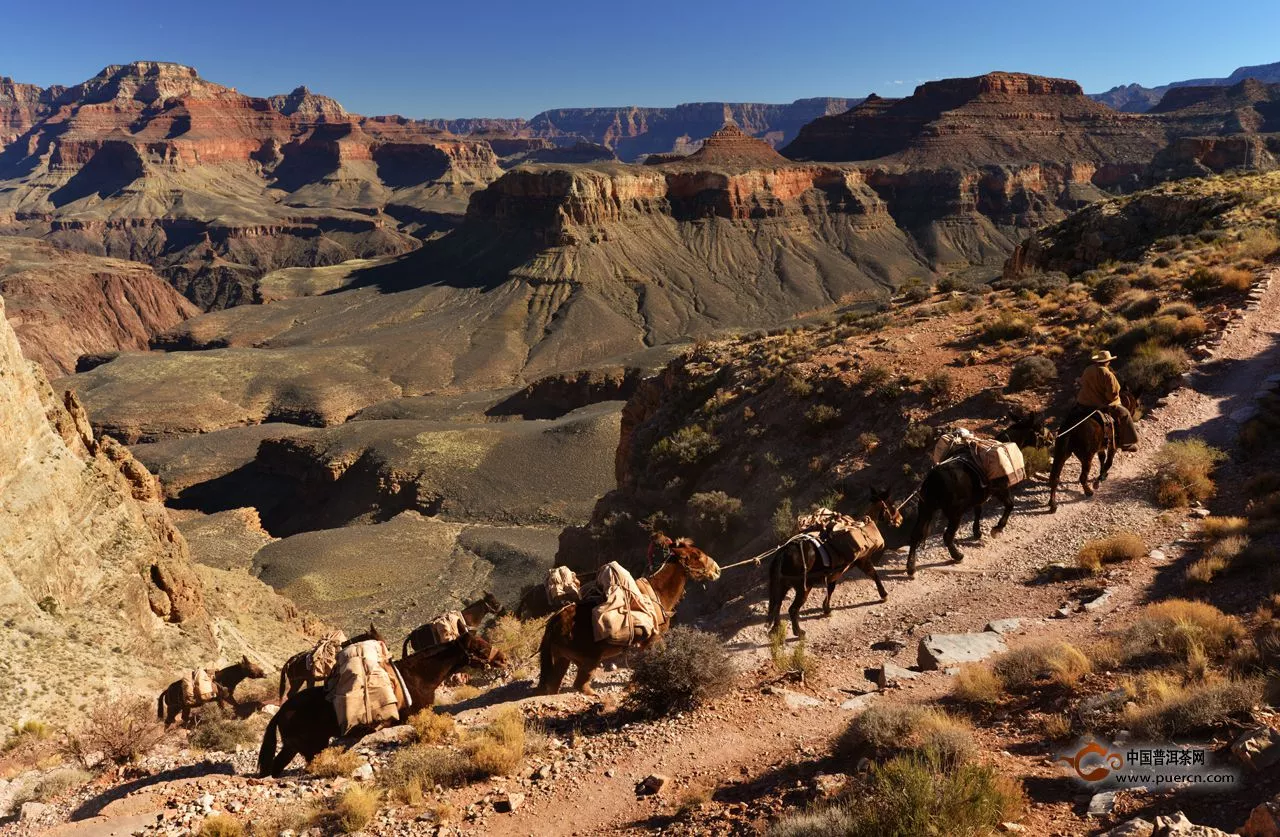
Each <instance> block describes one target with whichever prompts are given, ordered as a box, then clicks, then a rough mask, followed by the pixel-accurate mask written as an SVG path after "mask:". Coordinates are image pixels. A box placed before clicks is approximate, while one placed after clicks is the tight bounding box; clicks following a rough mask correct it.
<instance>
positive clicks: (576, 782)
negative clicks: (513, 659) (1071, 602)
mask: <svg viewBox="0 0 1280 837" xmlns="http://www.w3.org/2000/svg"><path fill="white" fill-rule="evenodd" d="M1278 276H1280V271H1276V272H1273V273H1272V275H1271V279H1272V280H1275V279H1276V278H1277V277H1278ZM1278 337H1280V282H1277V281H1271V282H1270V283H1269V285H1268V287H1267V289H1266V290H1265V292H1264V293H1263V296H1262V299H1261V303H1260V305H1259V306H1257V307H1256V308H1255V309H1254V310H1250V311H1247V312H1245V315H1244V316H1243V318H1240V319H1237V320H1235V321H1234V322H1233V323H1232V324H1231V326H1230V327H1229V329H1228V331H1227V332H1226V334H1225V335H1224V337H1223V339H1222V342H1221V344H1220V345H1219V347H1218V348H1217V350H1216V351H1215V354H1214V357H1213V358H1212V359H1210V360H1209V361H1207V362H1205V363H1204V364H1201V365H1200V367H1199V368H1198V370H1197V371H1196V372H1194V373H1192V375H1191V376H1190V378H1189V385H1188V386H1185V387H1183V388H1181V389H1179V390H1177V391H1176V392H1174V393H1173V394H1172V395H1170V396H1169V398H1168V399H1167V401H1166V403H1165V405H1164V406H1162V407H1160V408H1159V409H1157V410H1155V411H1153V412H1152V413H1151V414H1149V415H1148V416H1146V417H1145V418H1144V419H1143V421H1142V422H1141V424H1140V430H1141V434H1142V442H1141V444H1140V447H1139V450H1138V452H1137V453H1135V454H1128V455H1124V454H1122V455H1121V456H1120V457H1119V458H1118V459H1117V461H1116V465H1115V467H1113V468H1112V471H1111V475H1110V477H1109V479H1108V480H1107V482H1105V483H1103V484H1102V486H1101V488H1100V489H1099V490H1098V492H1097V494H1096V496H1095V499H1094V500H1092V501H1087V500H1085V499H1084V497H1083V495H1082V494H1081V492H1080V489H1079V485H1078V484H1077V483H1074V482H1072V483H1069V484H1065V481H1066V480H1074V479H1075V478H1076V474H1077V473H1078V472H1077V471H1076V469H1075V464H1074V462H1073V463H1072V465H1071V466H1069V467H1068V469H1067V472H1066V474H1064V489H1065V490H1062V489H1060V493H1059V509H1058V512H1057V514H1055V515H1052V516H1051V515H1049V514H1047V513H1046V512H1045V509H1046V503H1047V496H1048V490H1047V486H1046V485H1045V484H1044V483H1039V482H1037V483H1035V484H1032V485H1030V486H1028V487H1026V488H1024V490H1022V491H1021V493H1020V495H1019V497H1018V508H1017V510H1016V511H1015V514H1014V516H1013V517H1012V519H1011V521H1010V524H1009V526H1008V528H1007V529H1006V531H1005V532H1004V534H1003V535H1002V536H1000V537H999V538H992V537H991V536H990V535H988V536H987V537H986V538H985V539H984V542H983V543H982V544H981V545H977V544H972V543H961V549H962V550H963V551H964V552H965V553H966V560H965V561H964V562H963V563H962V564H959V565H952V564H950V563H949V561H948V560H947V556H946V553H945V550H944V548H943V547H942V545H941V542H940V540H939V539H938V538H937V537H934V538H931V539H930V542H929V548H928V549H927V550H925V551H924V552H923V553H922V555H921V559H920V571H919V573H918V575H917V578H916V580H914V581H912V582H907V581H906V577H905V570H904V561H905V552H904V554H903V555H902V556H899V557H898V558H897V559H894V558H892V557H891V558H889V559H888V560H887V561H886V569H885V570H883V571H882V575H883V576H884V577H885V583H886V585H887V586H888V588H889V600H888V601H887V602H886V603H883V604H881V603H880V602H879V601H878V598H877V596H876V594H875V590H874V588H873V587H872V585H871V583H870V582H869V581H867V580H866V579H863V578H856V579H849V580H847V581H846V582H845V583H844V584H842V585H841V586H840V587H839V588H838V589H837V591H836V595H835V597H834V600H833V605H834V608H835V611H834V613H833V615H832V616H831V618H829V619H820V618H816V616H817V611H816V607H817V605H818V604H819V603H820V598H819V597H818V596H817V595H813V596H811V597H810V606H809V607H808V608H807V609H806V612H805V614H804V617H803V625H804V627H805V629H806V631H807V632H808V645H809V649H810V650H811V651H812V652H813V654H814V655H815V656H816V657H817V658H818V659H819V660H820V662H821V665H822V669H823V672H822V675H821V676H820V678H819V683H818V685H817V686H815V687H814V688H812V689H811V690H810V691H809V695H810V696H812V697H814V698H816V699H817V700H818V701H820V705H817V706H810V707H803V708H801V707H793V706H790V705H788V704H787V703H786V702H785V700H784V699H783V698H782V697H778V696H773V695H760V694H754V695H753V694H738V695H735V696H734V697H732V698H729V699H727V700H725V701H722V702H720V704H719V705H718V706H717V707H716V710H715V711H714V712H700V713H697V714H696V716H694V718H693V719H680V720H677V721H675V722H673V724H672V726H676V729H671V728H666V729H665V730H664V728H663V727H662V726H659V727H658V731H657V733H656V734H654V735H650V736H648V737H646V738H644V739H643V740H642V741H640V742H638V743H636V742H632V741H628V740H627V739H626V735H625V731H624V733H620V734H617V735H616V736H615V738H618V739H620V740H621V746H619V747H618V748H617V749H616V751H615V752H607V750H608V749H610V744H608V743H604V744H601V745H599V749H600V750H601V751H605V752H598V753H596V757H595V758H594V759H591V760H590V761H591V763H590V765H589V767H587V769H586V770H585V771H583V772H578V773H577V774H576V775H572V776H565V777H564V778H563V779H562V778H560V777H557V778H556V779H555V780H553V781H551V782H547V783H542V784H543V785H544V786H545V787H543V788H541V789H540V790H538V791H535V792H534V793H532V794H531V795H530V797H531V798H530V799H529V800H528V801H526V802H525V804H524V805H523V806H522V807H521V808H520V809H519V810H518V811H517V812H516V813H514V814H511V815H503V816H498V817H489V818H487V819H486V821H485V822H484V824H483V829H484V831H485V832H486V833H489V834H494V835H508V834H509V835H516V834H535V833H536V834H546V833H572V834H598V833H605V832H611V833H618V832H629V831H633V830H634V831H636V832H640V831H647V830H650V829H652V828H654V827H655V826H661V825H663V824H664V823H666V822H668V819H667V817H669V816H670V814H671V812H672V811H673V810H674V804H675V803H676V802H677V801H678V799H677V796H676V793H675V792H671V793H665V794H664V797H665V798H663V799H662V800H661V801H659V800H658V799H656V798H653V797H637V796H636V794H635V792H634V784H635V782H636V781H637V780H639V779H640V778H643V777H644V776H645V775H647V774H649V773H652V772H659V773H663V774H666V775H668V776H671V777H673V778H675V779H676V780H677V783H678V784H684V782H685V780H689V779H692V780H693V781H694V782H695V783H697V782H699V781H716V782H721V783H723V782H727V781H738V780H741V779H743V777H744V775H745V774H748V773H749V774H750V775H751V776H752V777H754V776H758V775H760V774H761V773H763V772H765V771H767V770H768V769H770V768H771V767H775V766H781V765H783V764H784V763H786V762H788V761H792V760H795V759H796V757H797V755H798V754H799V755H802V756H810V755H812V754H813V753H814V752H821V751H822V750H823V749H824V747H825V744H826V742H827V741H828V739H829V737H830V736H831V735H833V734H835V733H836V732H837V731H839V730H840V729H841V728H843V726H844V725H845V724H846V723H847V722H848V721H849V720H850V718H851V717H853V712H852V711H850V710H846V709H841V708H840V703H841V702H842V701H843V700H845V699H847V698H848V697H849V694H848V693H846V692H843V691H841V689H842V688H850V687H854V688H856V687H857V686H859V685H860V684H861V685H863V686H865V683H866V681H865V676H864V669H865V668H866V667H869V666H874V665H879V664H881V663H882V662H883V661H884V660H886V659H893V660H894V661H895V662H898V663H899V664H901V665H912V664H914V663H915V654H916V644H917V640H918V639H919V638H920V637H922V636H924V635H926V634H928V633H941V632H952V631H979V630H982V628H983V626H984V625H985V624H986V622H987V621H989V620H991V619H997V618H1004V617H1019V618H1021V619H1022V620H1023V621H1024V623H1025V624H1024V632H1025V633H1030V634H1035V633H1038V632H1048V631H1052V632H1053V633H1054V634H1055V635H1057V636H1064V635H1073V636H1074V635H1080V634H1088V633H1092V632H1094V631H1096V630H1097V625H1098V623H1100V622H1102V621H1104V620H1105V619H1106V618H1107V616H1106V614H1105V613H1100V614H1095V615H1092V616H1090V615H1086V614H1077V615H1073V616H1072V617H1071V618H1070V619H1068V620H1065V621H1053V622H1048V621H1047V620H1048V618H1049V617H1050V616H1051V615H1053V613H1054V611H1055V610H1057V608H1058V607H1059V606H1060V605H1061V604H1062V602H1063V600H1064V599H1063V597H1064V595H1065V593H1066V591H1065V590H1064V587H1063V585H1056V584H1040V585H1037V584H1034V583H1033V579H1034V578H1035V577H1036V575H1037V573H1038V571H1039V570H1040V569H1041V568H1043V567H1044V566H1046V565H1048V564H1050V563H1051V562H1054V561H1064V562H1073V561H1074V559H1075V555H1076V553H1077V551H1078V550H1079V548H1080V546H1081V545H1082V544H1083V543H1084V542H1085V541H1086V540H1088V539H1091V538H1095V537H1102V536H1105V535H1108V534H1111V533H1112V532H1114V531H1117V530H1121V529H1124V530H1129V531H1136V532H1140V533H1143V534H1144V535H1146V536H1147V538H1148V541H1149V544H1150V545H1151V546H1153V547H1154V546H1161V547H1170V545H1171V543H1172V542H1173V541H1175V540H1176V539H1177V537H1178V536H1179V535H1180V533H1181V530H1180V529H1179V525H1178V523H1177V522H1170V521H1169V519H1168V518H1165V519H1163V520H1162V519H1161V518H1160V513H1159V510H1158V509H1156V508H1154V507H1153V506H1152V505H1151V504H1150V503H1149V502H1148V500H1147V498H1148V497H1149V496H1150V488H1149V484H1148V479H1147V478H1148V477H1149V476H1150V473H1151V471H1152V467H1153V458H1154V455H1155V453H1156V451H1157V450H1158V449H1159V447H1160V445H1161V444H1162V443H1163V442H1164V441H1165V440H1166V439H1167V438H1169V437H1171V436H1172V437H1177V436H1180V435H1183V434H1193V435H1197V436H1201V437H1203V438H1205V439H1206V440H1207V441H1209V442H1211V443H1219V444H1223V443H1226V442H1227V441H1229V440H1230V439H1231V438H1232V436H1233V434H1234V433H1235V432H1236V430H1237V425H1236V424H1235V423H1234V422H1232V421H1231V419H1230V418H1229V416H1230V415H1231V414H1232V413H1233V412H1236V411H1238V410H1240V409H1241V408H1243V407H1247V405H1248V404H1249V403H1251V401H1252V397H1253V394H1254V392H1255V391H1257V389H1258V388H1259V387H1260V386H1261V384H1262V381H1263V379H1264V378H1266V377H1267V376H1268V375H1271V374H1273V373H1275V372H1276V371H1277V370H1280V343H1278ZM993 522H994V518H993V517H992V516H991V515H988V517H987V519H986V524H987V528H989V527H990V525H991V524H992V523H993ZM965 531H966V527H962V529H961V532H962V533H964V532H965ZM1171 551H1173V552H1176V545H1174V546H1173V547H1172V549H1171ZM1159 569H1160V567H1159V566H1147V567H1145V568H1144V569H1143V570H1142V571H1137V572H1133V573H1130V574H1128V576H1127V577H1125V578H1123V579H1120V580H1118V581H1113V582H1112V583H1114V584H1115V585H1116V589H1115V591H1114V594H1113V599H1114V601H1115V604H1114V606H1113V607H1110V608H1107V612H1115V611H1117V610H1123V609H1125V608H1127V607H1130V606H1132V605H1133V604H1134V603H1140V602H1141V601H1142V600H1143V598H1144V597H1145V595H1146V586H1147V584H1148V583H1149V582H1150V581H1151V579H1152V578H1153V577H1154V575H1155V574H1156V573H1157V572H1159ZM741 571H748V572H750V571H753V570H751V569H750V568H743V570H738V572H741ZM754 571H755V572H760V571H759V570H754ZM748 599H749V600H752V601H753V603H752V604H751V605H750V607H749V608H748V611H749V613H750V615H751V617H750V618H749V619H748V620H747V622H746V624H745V625H743V626H742V627H740V628H738V629H737V630H732V629H731V628H732V626H731V625H728V624H722V625H711V624H708V625H704V627H719V628H722V629H723V628H730V629H731V632H730V636H729V637H728V643H729V646H730V647H731V648H732V649H734V651H735V653H736V654H737V655H738V656H739V659H740V662H741V665H742V667H743V668H744V669H753V668H755V667H757V666H758V665H759V663H760V662H761V661H762V660H763V658H765V657H767V653H768V651H767V641H766V636H765V631H764V628H763V625H762V621H763V614H764V602H763V601H762V599H763V592H762V589H761V588H760V587H759V586H757V587H756V588H755V589H753V591H752V592H751V593H750V594H749V595H748ZM736 610H737V612H736V613H735V614H734V616H733V618H735V619H738V620H739V621H741V608H738V609H736ZM1041 620H1045V621H1041ZM725 621H726V622H727V617H726V620H725ZM884 639H899V640H901V641H903V642H905V643H906V647H905V648H904V649H903V650H902V651H900V652H898V653H897V654H888V653H886V652H882V651H875V650H872V649H871V647H870V646H871V645H872V644H873V643H876V642H879V641H881V640H884ZM942 678H943V675H932V676H930V677H928V678H923V679H922V682H921V684H920V685H919V686H915V685H913V686H912V688H913V689H922V690H926V691H927V690H930V689H931V688H932V690H933V691H935V692H936V691H937V690H938V685H937V684H936V683H935V684H934V685H933V686H932V687H930V686H929V685H928V681H929V680H931V679H932V680H941V679H942ZM575 699H576V698H575ZM695 720H696V727H695V726H693V721H695ZM677 731H678V734H675V733H677ZM591 746H592V745H590V744H589V745H588V747H591ZM606 771H607V772H606ZM468 796H471V797H474V796H475V789H472V790H471V792H470V793H469V794H468ZM458 801H462V800H461V799H460V800H458ZM464 804H465V803H464ZM726 830H728V829H726Z"/></svg>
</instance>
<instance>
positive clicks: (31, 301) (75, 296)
mask: <svg viewBox="0 0 1280 837" xmlns="http://www.w3.org/2000/svg"><path fill="white" fill-rule="evenodd" d="M0 295H2V296H4V297H5V299H6V301H7V304H8V314H9V323H10V325H11V326H12V327H13V329H14V331H15V332H17V335H18V342H19V344H20V345H21V346H22V351H23V353H24V354H25V355H26V356H27V358H28V359H30V360H33V361H35V362H36V363H38V364H40V366H41V368H42V369H43V370H44V372H45V374H46V375H49V376H50V377H57V376H61V375H67V374H70V373H72V372H74V371H76V367H77V360H78V359H79V358H80V357H81V356H83V355H94V354H108V353H113V352H114V353H118V352H120V351H122V350H123V351H141V350H144V349H146V348H147V345H148V342H149V341H150V340H151V338H152V337H154V336H156V335H157V334H159V333H160V332H162V331H165V330H166V329H170V328H172V327H174V326H176V325H177V324H178V323H180V322H182V321H183V320H185V319H187V318H188V317H191V316H193V315H195V314H197V313H198V312H199V309H197V308H196V307H195V306H194V305H192V304H191V303H190V302H188V301H187V300H186V299H183V297H182V296H181V295H180V294H179V293H178V292H177V291H175V290H174V289H173V288H172V287H171V286H170V285H169V284H168V283H167V282H165V281H164V279H162V278H161V277H160V276H158V275H157V274H156V273H155V271H154V270H152V269H151V268H150V267H148V266H147V265H144V264H139V263H137V262H125V261H120V260H117V259H105V258H101V257H97V256H85V255H81V254H78V253H67V252H65V251H60V250H58V249H57V248H55V247H53V246H52V245H50V244H47V243H45V242H42V241H36V240H34V239H29V238H5V237H0Z"/></svg>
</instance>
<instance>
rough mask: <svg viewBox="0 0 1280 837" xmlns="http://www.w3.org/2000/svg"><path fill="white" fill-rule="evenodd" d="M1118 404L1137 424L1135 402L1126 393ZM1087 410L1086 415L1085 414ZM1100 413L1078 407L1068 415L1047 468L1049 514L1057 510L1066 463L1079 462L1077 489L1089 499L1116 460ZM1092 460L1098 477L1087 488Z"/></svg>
mask: <svg viewBox="0 0 1280 837" xmlns="http://www.w3.org/2000/svg"><path fill="white" fill-rule="evenodd" d="M1120 403H1121V405H1123V406H1124V408H1125V409H1126V410H1128V411H1129V414H1130V415H1132V416H1133V418H1134V421H1137V420H1138V416H1139V413H1140V405H1139V404H1138V399H1137V398H1136V397H1134V395H1133V393H1131V392H1129V391H1128V390H1127V389H1125V390H1121V391H1120ZM1086 410H1088V411H1089V412H1087V413H1086V412H1085V411H1086ZM1103 412H1104V411H1103V410H1095V409H1091V408H1089V407H1078V408H1076V409H1075V410H1073V411H1072V412H1071V413H1069V414H1068V418H1067V421H1066V422H1064V425H1065V432H1059V433H1058V434H1057V439H1056V441H1055V442H1054V445H1053V465H1052V466H1051V467H1050V468H1049V514H1053V513H1055V512H1056V511H1057V510H1058V483H1059V482H1060V480H1061V478H1062V469H1063V467H1064V466H1065V465H1066V464H1067V460H1068V459H1070V458H1071V457H1072V456H1074V457H1075V458H1076V459H1077V460H1078V461H1079V462H1080V487H1081V488H1082V489H1084V496H1085V497H1092V496H1093V492H1094V489H1096V488H1097V487H1098V486H1099V485H1101V484H1102V482H1103V481H1104V480H1106V478H1107V474H1108V473H1109V472H1110V471H1111V465H1112V464H1113V463H1114V462H1115V459H1116V439H1115V430H1114V428H1113V429H1112V432H1111V434H1108V433H1107V432H1106V424H1105V423H1104V421H1103V418H1102V414H1103ZM1094 457H1097V459H1098V476H1097V477H1096V478H1095V479H1094V480H1093V484H1092V485H1090V481H1089V473H1090V472H1091V471H1092V470H1093V460H1094Z"/></svg>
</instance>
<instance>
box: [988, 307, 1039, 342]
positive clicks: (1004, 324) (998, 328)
mask: <svg viewBox="0 0 1280 837" xmlns="http://www.w3.org/2000/svg"><path fill="white" fill-rule="evenodd" d="M1034 328H1035V323H1034V322H1033V321H1032V320H1031V318H1030V317H1026V316H1022V315H1019V314H1014V313H1013V312H1011V311H1001V312H1000V314H999V315H998V316H997V317H996V318H995V319H992V320H987V321H986V322H985V323H983V324H982V331H981V333H980V335H979V339H981V340H982V342H984V343H1003V342H1005V341H1008V340H1020V339H1022V338H1023V337H1027V336H1028V335H1030V334H1031V332H1032V330H1033V329H1034Z"/></svg>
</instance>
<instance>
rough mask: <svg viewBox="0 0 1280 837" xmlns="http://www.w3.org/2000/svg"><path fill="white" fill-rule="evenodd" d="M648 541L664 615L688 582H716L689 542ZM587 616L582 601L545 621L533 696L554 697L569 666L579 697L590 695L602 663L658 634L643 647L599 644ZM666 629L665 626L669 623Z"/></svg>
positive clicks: (713, 567) (716, 573)
mask: <svg viewBox="0 0 1280 837" xmlns="http://www.w3.org/2000/svg"><path fill="white" fill-rule="evenodd" d="M654 542H655V544H659V545H661V546H662V551H663V553H664V561H663V563H662V565H661V566H660V567H658V569H657V571H656V572H654V573H653V575H651V576H649V577H648V581H649V584H650V585H651V586H652V588H653V592H654V594H655V595H656V596H657V597H658V603H659V605H660V606H661V607H662V609H663V611H664V612H666V613H667V614H671V613H672V612H673V611H674V610H675V608H676V605H677V604H678V603H679V602H680V599H682V598H684V589H685V584H686V582H688V580H689V579H691V578H692V579H694V580H695V581H702V580H706V581H715V580H716V579H717V578H719V577H720V566H719V565H718V564H716V562H715V561H713V560H712V559H711V556H710V555H707V554H706V553H705V552H703V551H702V550H700V549H698V548H697V547H696V546H694V545H693V541H691V540H689V539H687V538H681V539H679V540H677V541H674V542H672V541H670V539H668V538H667V537H666V536H665V535H662V534H660V533H659V534H657V535H655V536H654ZM667 544H670V546H667ZM591 611H592V607H591V605H590V604H588V603H587V602H581V603H575V604H568V605H565V606H564V607H562V608H560V610H558V611H557V612H556V613H554V614H552V616H551V617H550V618H549V619H548V620H547V625H546V628H545V629H544V630H543V633H542V643H541V644H540V645H539V647H538V659H539V671H538V693H539V694H544V695H554V694H556V693H558V692H559V691H560V684H561V682H562V681H563V680H564V676H565V675H566V674H568V672H569V666H570V665H576V666H577V667H578V673H577V676H576V677H575V678H574V681H573V686H574V688H575V689H577V690H578V691H579V692H581V693H582V694H584V695H594V694H595V691H594V690H593V689H592V688H591V676H592V675H593V674H595V671H596V669H597V668H599V667H600V664H601V663H602V662H604V661H605V660H609V659H612V658H614V657H617V656H619V655H621V654H622V653H623V652H624V651H626V650H627V649H628V648H644V647H647V646H648V645H650V644H652V643H653V642H654V640H656V639H658V636H659V635H660V633H658V634H655V635H654V636H653V637H650V638H649V639H648V640H647V641H645V642H642V643H635V644H632V645H630V646H626V645H614V644H612V643H608V642H599V641H597V640H596V638H595V631H594V628H593V626H592V624H591V623H592V618H591ZM666 624H668V625H669V624H670V620H669V619H668V621H667V623H666Z"/></svg>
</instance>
